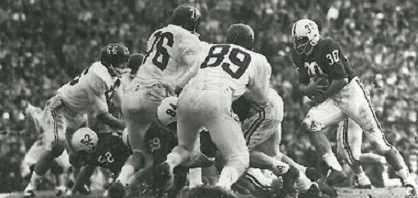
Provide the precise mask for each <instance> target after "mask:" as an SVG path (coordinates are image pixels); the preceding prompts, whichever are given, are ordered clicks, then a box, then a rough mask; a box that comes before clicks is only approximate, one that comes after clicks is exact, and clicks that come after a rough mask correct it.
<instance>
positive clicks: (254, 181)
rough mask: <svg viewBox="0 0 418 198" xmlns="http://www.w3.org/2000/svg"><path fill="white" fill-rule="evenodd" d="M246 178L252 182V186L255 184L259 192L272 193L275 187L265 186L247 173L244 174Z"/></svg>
mask: <svg viewBox="0 0 418 198" xmlns="http://www.w3.org/2000/svg"><path fill="white" fill-rule="evenodd" d="M244 178H245V179H248V180H249V181H250V182H251V184H253V185H254V186H255V187H256V188H257V190H263V191H270V190H272V189H273V187H271V186H265V185H263V184H262V183H261V182H260V181H258V179H257V178H255V177H254V176H253V175H251V174H249V173H247V172H246V173H245V174H244Z"/></svg>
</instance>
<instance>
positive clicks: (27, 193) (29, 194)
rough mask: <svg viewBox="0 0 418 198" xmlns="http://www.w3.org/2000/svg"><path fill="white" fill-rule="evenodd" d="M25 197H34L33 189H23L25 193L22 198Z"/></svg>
mask: <svg viewBox="0 0 418 198" xmlns="http://www.w3.org/2000/svg"><path fill="white" fill-rule="evenodd" d="M27 197H36V195H35V191H34V190H33V189H25V191H23V198H27Z"/></svg>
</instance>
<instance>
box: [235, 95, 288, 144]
mask: <svg viewBox="0 0 418 198" xmlns="http://www.w3.org/2000/svg"><path fill="white" fill-rule="evenodd" d="M283 116H284V106H283V100H282V98H281V97H280V96H279V94H277V92H276V91H275V90H274V89H271V88H270V89H269V93H268V103H267V106H266V107H265V108H264V110H263V111H260V112H258V113H256V114H254V115H253V116H252V117H250V118H248V119H246V120H244V122H243V124H242V132H243V133H244V137H245V140H246V142H247V146H248V147H249V148H250V149H251V148H253V147H255V146H257V145H259V144H261V143H263V142H264V141H266V140H267V139H269V138H270V137H271V136H272V135H273V134H274V133H275V132H277V131H279V133H278V134H279V140H278V141H279V142H280V139H281V134H282V133H281V132H282V129H281V123H282V121H283Z"/></svg>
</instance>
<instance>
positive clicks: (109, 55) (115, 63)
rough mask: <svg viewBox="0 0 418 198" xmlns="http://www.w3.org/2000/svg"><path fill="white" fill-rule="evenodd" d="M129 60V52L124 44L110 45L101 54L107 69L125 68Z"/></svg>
mask: <svg viewBox="0 0 418 198" xmlns="http://www.w3.org/2000/svg"><path fill="white" fill-rule="evenodd" d="M128 60H129V50H128V48H127V47H126V46H125V45H123V44H109V45H107V46H106V47H104V48H103V49H102V51H101V52H100V61H101V63H102V65H104V66H106V67H107V68H110V67H114V68H124V67H125V65H126V63H127V62H128Z"/></svg>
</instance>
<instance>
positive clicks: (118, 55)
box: [24, 44, 129, 196]
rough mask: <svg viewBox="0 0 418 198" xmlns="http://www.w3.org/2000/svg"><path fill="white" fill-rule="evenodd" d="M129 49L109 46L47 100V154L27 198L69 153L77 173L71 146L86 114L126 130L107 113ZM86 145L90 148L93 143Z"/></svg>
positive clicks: (88, 140)
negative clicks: (71, 141) (70, 142)
mask: <svg viewBox="0 0 418 198" xmlns="http://www.w3.org/2000/svg"><path fill="white" fill-rule="evenodd" d="M128 57H129V51H128V48H127V47H125V46H124V45H122V44H109V45H107V46H106V47H104V48H103V49H102V50H101V55H100V61H99V62H95V63H93V64H92V65H91V66H90V67H88V68H86V69H84V71H83V72H82V73H81V74H80V75H79V76H77V77H76V78H75V79H73V80H71V81H70V82H68V83H67V84H65V85H64V86H62V87H61V88H60V89H58V90H57V93H56V95H55V96H53V97H52V98H51V99H50V100H48V102H47V104H46V106H45V108H44V111H43V116H42V123H43V126H42V127H43V128H44V131H45V132H44V135H45V147H46V150H45V152H44V153H43V154H42V155H41V157H40V159H39V160H38V162H37V163H36V165H35V171H34V173H33V174H32V177H31V180H30V183H29V184H28V186H27V187H26V188H25V190H24V194H25V196H34V187H35V181H36V180H37V179H38V178H39V177H40V176H42V175H44V174H45V172H46V171H47V170H48V169H49V167H50V165H51V163H52V161H53V160H54V158H56V157H58V156H60V155H61V153H62V152H63V151H64V149H66V150H67V152H68V154H69V157H70V162H71V164H72V165H73V166H74V167H75V168H76V169H77V168H79V166H78V164H77V163H76V162H77V161H78V160H77V153H76V151H75V150H74V148H73V147H72V146H71V144H69V142H68V140H70V139H71V136H72V134H73V133H74V132H75V131H76V130H77V129H79V128H81V127H83V126H85V125H86V120H87V113H90V112H94V115H95V116H96V117H97V119H98V120H99V121H100V122H103V123H105V124H108V125H110V126H112V127H115V128H118V129H121V130H123V129H124V128H125V124H124V122H123V121H121V120H119V119H117V118H115V117H113V116H112V115H111V114H110V113H109V112H108V106H107V99H108V98H110V97H111V95H112V94H113V91H114V90H115V88H116V87H117V86H116V84H115V82H119V81H118V80H116V81H115V79H114V78H116V77H117V76H118V75H120V68H123V67H124V66H125V64H126V62H127V60H128ZM83 142H85V143H86V144H90V139H85V140H84V141H83Z"/></svg>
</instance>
